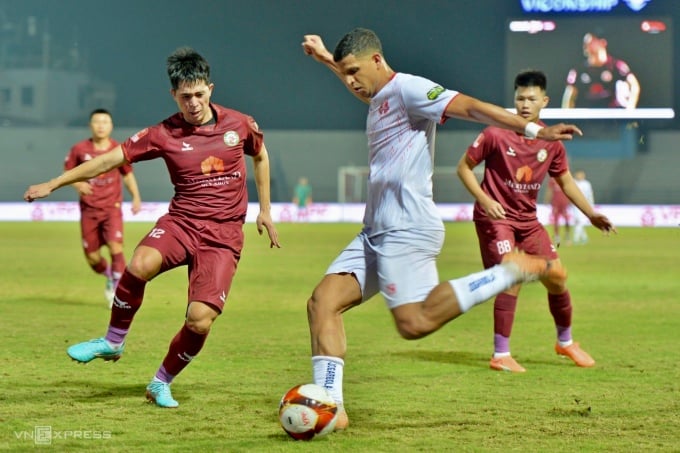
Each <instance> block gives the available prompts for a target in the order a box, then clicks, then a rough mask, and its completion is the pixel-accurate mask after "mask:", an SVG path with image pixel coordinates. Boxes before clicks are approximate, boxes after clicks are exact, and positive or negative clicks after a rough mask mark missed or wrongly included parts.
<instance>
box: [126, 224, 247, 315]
mask: <svg viewBox="0 0 680 453" xmlns="http://www.w3.org/2000/svg"><path fill="white" fill-rule="evenodd" d="M139 245H144V246H147V247H152V248H154V249H156V250H158V251H159V252H160V254H161V256H162V257H163V264H162V265H161V271H160V273H162V272H165V271H167V270H170V269H173V268H175V267H178V266H183V265H187V266H188V268H189V269H188V271H189V294H188V301H187V302H193V301H199V302H204V303H206V304H208V305H211V306H212V307H214V308H215V309H217V310H218V311H219V312H220V313H221V312H222V309H223V308H224V303H225V302H226V300H227V295H228V294H229V290H230V288H231V282H232V280H233V278H234V274H235V273H236V267H237V265H238V261H239V259H240V258H241V249H242V248H243V224H242V223H241V222H231V223H217V222H212V221H209V220H188V219H180V218H177V217H173V216H171V215H169V214H166V215H164V216H163V217H161V218H160V219H158V222H156V225H155V226H154V228H153V229H152V230H151V231H150V232H149V234H147V235H146V236H145V237H144V239H142V240H141V242H140V243H139Z"/></svg>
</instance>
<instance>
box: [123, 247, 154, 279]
mask: <svg viewBox="0 0 680 453" xmlns="http://www.w3.org/2000/svg"><path fill="white" fill-rule="evenodd" d="M161 262H162V259H161V258H160V255H158V257H157V256H155V255H150V254H144V253H135V254H134V255H133V256H132V258H131V259H130V262H129V263H128V265H127V268H128V270H129V271H130V272H131V273H132V274H133V275H135V276H136V277H139V278H141V279H144V280H147V281H149V280H151V279H152V278H153V277H155V276H156V275H157V274H158V272H159V271H160V266H161Z"/></svg>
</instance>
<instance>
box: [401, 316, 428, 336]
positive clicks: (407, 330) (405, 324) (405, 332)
mask: <svg viewBox="0 0 680 453" xmlns="http://www.w3.org/2000/svg"><path fill="white" fill-rule="evenodd" d="M397 332H399V335H401V338H403V339H405V340H418V339H420V338H423V337H424V336H426V335H427V334H429V333H430V329H427V328H425V326H423V325H422V324H421V323H417V322H415V320H413V319H407V320H397Z"/></svg>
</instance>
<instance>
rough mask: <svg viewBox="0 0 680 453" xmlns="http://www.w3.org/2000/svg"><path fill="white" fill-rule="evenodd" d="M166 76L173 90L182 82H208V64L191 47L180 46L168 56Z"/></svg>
mask: <svg viewBox="0 0 680 453" xmlns="http://www.w3.org/2000/svg"><path fill="white" fill-rule="evenodd" d="M168 77H169V78H170V84H171V85H172V89H173V90H176V89H177V88H179V86H180V85H181V84H182V83H190V84H195V83H197V82H205V83H206V84H210V64H208V61H207V60H206V59H205V58H203V57H202V56H201V55H200V54H199V53H198V52H196V51H195V50H194V49H192V48H191V47H180V48H178V49H176V50H175V51H174V52H173V53H172V54H170V56H169V57H168Z"/></svg>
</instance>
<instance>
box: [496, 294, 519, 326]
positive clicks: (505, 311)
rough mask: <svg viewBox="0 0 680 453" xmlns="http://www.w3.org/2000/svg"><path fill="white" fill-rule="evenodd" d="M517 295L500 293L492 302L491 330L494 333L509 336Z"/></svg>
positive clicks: (513, 319)
mask: <svg viewBox="0 0 680 453" xmlns="http://www.w3.org/2000/svg"><path fill="white" fill-rule="evenodd" d="M516 308H517V296H513V295H510V294H506V293H500V294H499V295H498V296H496V299H495V300H494V302H493V331H494V333H497V334H500V335H503V336H504V337H510V334H511V333H512V323H513V322H514V321H515V309H516Z"/></svg>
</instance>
